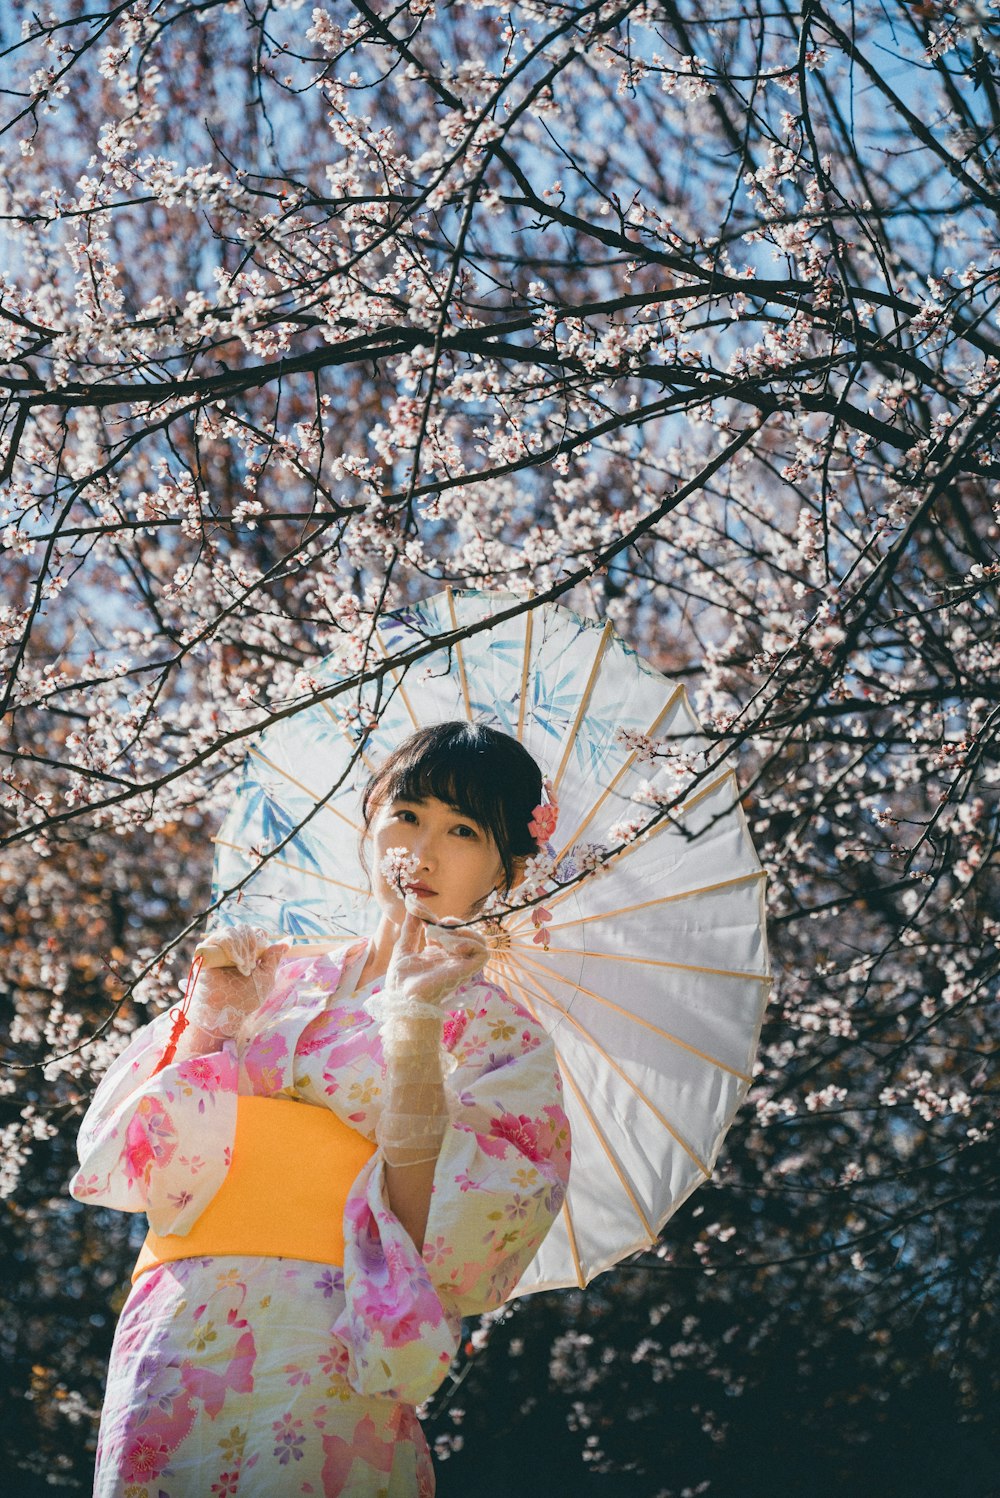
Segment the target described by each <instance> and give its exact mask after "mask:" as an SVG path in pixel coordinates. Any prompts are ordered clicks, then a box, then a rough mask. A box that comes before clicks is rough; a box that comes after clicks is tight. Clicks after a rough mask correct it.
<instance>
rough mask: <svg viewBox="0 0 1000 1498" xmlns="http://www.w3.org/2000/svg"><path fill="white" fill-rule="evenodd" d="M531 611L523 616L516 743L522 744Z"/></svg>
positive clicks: (528, 664)
mask: <svg viewBox="0 0 1000 1498" xmlns="http://www.w3.org/2000/svg"><path fill="white" fill-rule="evenodd" d="M531 621H532V611H531V609H529V610H528V612H527V613H526V614H525V616H524V660H523V662H522V665H521V697H520V701H519V703H518V708H517V742H518V743H519V744H523V743H524V710H525V708H526V706H527V703H528V669H529V667H530V666H531V630H532V624H531Z"/></svg>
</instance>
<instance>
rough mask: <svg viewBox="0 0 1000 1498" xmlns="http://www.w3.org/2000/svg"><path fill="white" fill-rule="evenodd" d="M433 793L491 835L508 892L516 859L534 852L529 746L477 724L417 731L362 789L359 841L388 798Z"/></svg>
mask: <svg viewBox="0 0 1000 1498" xmlns="http://www.w3.org/2000/svg"><path fill="white" fill-rule="evenodd" d="M432 796H433V797H435V798H436V799H437V800H438V801H443V802H444V803H445V804H446V805H447V806H453V807H454V808H455V810H456V811H457V812H459V813H460V815H461V816H463V817H469V818H470V819H471V820H472V821H474V822H477V823H478V824H479V826H480V827H482V828H483V829H484V831H486V832H488V833H489V834H490V835H491V837H492V838H493V841H494V842H495V843H496V846H497V852H498V853H499V855H500V860H501V862H502V864H503V870H504V880H505V885H506V888H507V889H510V886H511V885H512V884H513V882H514V873H515V868H514V860H515V859H516V858H518V857H530V855H531V854H533V853H537V852H538V843H537V842H536V841H535V839H534V837H533V836H532V835H531V833H530V832H529V831H528V823H529V822H530V821H531V817H532V813H533V811H534V810H535V807H536V806H537V805H538V804H539V802H540V801H541V799H542V772H541V770H540V769H539V768H538V766H537V765H536V763H535V761H534V760H533V759H532V757H531V755H530V754H529V753H528V751H527V749H525V748H523V747H522V745H520V744H519V743H518V742H517V740H516V739H512V738H511V737H510V735H509V734H506V733H500V732H499V730H497V729H495V728H487V727H486V726H485V725H484V724H480V723H464V722H454V723H435V724H434V725H433V726H432V727H430V728H420V729H418V730H417V732H416V733H413V734H411V735H410V737H409V738H408V739H405V740H404V741H403V743H402V744H400V745H399V746H398V748H396V749H394V750H393V752H392V753H391V754H390V755H389V758H388V759H387V760H386V762H385V764H384V765H382V767H381V769H379V770H377V771H376V772H375V774H374V775H373V776H372V777H371V779H370V780H369V782H368V784H367V785H366V786H365V790H364V795H363V797H362V800H361V813H362V816H363V818H364V833H363V835H362V843H363V842H364V838H365V837H367V835H368V832H369V830H370V828H371V824H372V821H373V820H374V818H375V815H376V813H377V812H378V810H379V808H380V807H382V806H383V805H385V804H386V803H387V802H390V801H396V800H403V801H427V800H429V799H430V798H431V797H432Z"/></svg>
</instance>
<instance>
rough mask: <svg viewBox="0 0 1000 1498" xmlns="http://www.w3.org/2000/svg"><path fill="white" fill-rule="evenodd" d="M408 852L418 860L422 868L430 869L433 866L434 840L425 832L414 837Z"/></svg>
mask: <svg viewBox="0 0 1000 1498" xmlns="http://www.w3.org/2000/svg"><path fill="white" fill-rule="evenodd" d="M410 852H411V853H413V854H415V855H416V857H417V858H418V859H419V860H420V867H421V868H422V869H430V868H433V866H434V840H433V838H432V837H430V836H428V834H426V833H422V834H421V835H420V836H419V837H416V838H414V840H413V842H412V843H411V845H410Z"/></svg>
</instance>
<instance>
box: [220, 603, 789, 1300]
mask: <svg viewBox="0 0 1000 1498" xmlns="http://www.w3.org/2000/svg"><path fill="white" fill-rule="evenodd" d="M524 603H525V600H524V599H523V598H520V597H518V596H516V595H514V594H510V593H501V592H488V593H487V592H473V591H469V592H452V591H451V590H450V589H449V590H446V591H445V592H444V593H440V594H438V595H436V596H435V597H433V598H430V599H428V600H426V601H425V602H422V603H420V604H417V605H413V606H410V607H407V608H405V609H400V610H398V611H396V612H394V613H391V614H387V615H384V616H383V617H382V620H381V622H380V625H379V628H378V629H377V631H376V633H375V636H374V639H373V644H374V646H375V648H376V650H377V651H378V652H379V653H380V655H381V658H382V659H383V660H385V661H390V662H394V663H395V662H396V661H397V660H398V659H399V658H400V657H402V656H406V655H407V654H408V653H409V652H412V651H413V650H414V649H420V648H426V645H427V642H428V641H430V642H433V641H434V640H435V639H436V638H438V637H441V636H448V635H453V634H454V633H455V631H458V630H462V629H464V628H467V627H468V626H470V625H477V624H480V623H481V622H482V621H484V620H492V619H493V618H494V616H495V615H497V614H500V613H504V612H507V611H510V610H511V609H514V608H516V607H518V606H519V605H520V606H522V607H523V605H524ZM356 671H357V663H356V662H353V661H351V660H350V659H347V658H345V657H344V656H340V655H337V656H332V657H330V658H328V659H326V660H325V661H323V662H322V663H321V665H320V666H319V667H318V668H317V669H316V670H315V671H314V673H313V674H314V676H315V677H316V678H317V680H318V683H319V685H320V687H324V686H330V685H333V684H335V683H336V682H338V681H344V680H347V679H349V678H350V677H351V675H352V674H353V673H355V672H356ZM461 718H464V719H467V720H469V721H473V722H476V723H484V724H487V725H489V726H491V727H494V728H497V729H500V730H501V731H503V732H505V733H508V734H511V735H512V736H513V737H515V738H517V739H518V740H520V742H521V743H523V744H524V746H525V748H526V749H528V750H529V752H530V753H531V754H532V755H533V756H534V758H535V760H536V761H537V762H538V764H539V765H540V767H541V769H542V773H543V774H544V775H546V776H547V777H548V779H549V781H550V783H551V787H552V795H553V797H554V799H555V801H556V802H557V803H558V807H559V817H558V825H557V828H556V831H555V834H554V837H553V844H552V845H551V847H550V853H551V856H552V858H553V861H554V867H555V874H554V880H553V883H552V884H551V886H550V888H551V889H552V891H553V892H552V893H550V894H549V893H544V896H543V897H544V905H545V908H546V909H547V910H548V911H549V912H551V919H550V920H549V921H548V922H546V923H545V926H544V934H543V933H540V932H539V930H538V928H537V924H536V920H533V919H532V910H531V909H530V908H525V909H522V910H515V911H514V912H512V913H511V914H508V915H505V916H504V917H503V922H502V927H501V928H499V929H497V930H496V931H495V932H494V934H493V936H492V937H491V943H490V944H491V959H490V962H489V964H488V966H487V969H486V973H487V976H488V977H493V978H495V980H496V981H497V982H498V983H499V984H500V985H501V986H502V987H503V988H505V989H506V991H507V992H508V993H509V994H510V995H511V997H512V998H514V999H516V1000H517V1001H518V1002H519V1003H521V1004H522V1005H524V1007H525V1008H527V1009H528V1010H530V1011H531V1013H532V1014H533V1015H534V1016H535V1017H536V1018H537V1019H538V1020H539V1022H540V1023H541V1024H542V1025H543V1026H544V1027H545V1028H546V1030H548V1032H549V1033H550V1035H551V1036H552V1039H553V1041H554V1043H555V1047H556V1052H557V1055H558V1058H559V1066H560V1069H561V1072H562V1077H563V1084H564V1093H565V1097H564V1102H565V1106H566V1110H567V1113H568V1114H569V1117H570V1123H571V1127H572V1136H573V1166H572V1174H571V1180H570V1186H569V1191H568V1194H567V1197H566V1201H565V1204H564V1207H563V1210H562V1212H561V1214H560V1216H559V1218H558V1220H557V1222H556V1224H555V1225H554V1227H553V1228H552V1230H551V1232H550V1233H549V1235H548V1237H547V1238H546V1239H545V1241H544V1243H543V1244H542V1247H541V1249H540V1251H539V1253H538V1255H537V1257H536V1259H535V1260H534V1262H533V1263H532V1264H531V1266H530V1267H529V1269H528V1271H527V1273H526V1275H525V1276H524V1278H523V1279H522V1281H521V1283H520V1284H519V1285H518V1287H517V1292H516V1293H518V1294H525V1293H527V1292H529V1291H533V1290H543V1289H555V1288H558V1287H561V1286H567V1285H578V1286H580V1287H583V1286H584V1285H585V1284H586V1283H587V1282H588V1281H589V1280H590V1279H592V1278H593V1277H594V1276H595V1275H597V1274H600V1273H601V1272H602V1271H604V1270H606V1269H609V1268H611V1267H612V1266H613V1265H614V1264H616V1263H617V1262H619V1260H621V1259H622V1258H624V1257H626V1256H627V1255H628V1254H630V1253H633V1252H635V1251H637V1250H640V1249H644V1248H648V1247H650V1246H651V1245H652V1244H653V1243H655V1241H656V1239H657V1237H658V1235H659V1231H660V1229H661V1228H662V1227H663V1224H664V1223H665V1222H666V1221H667V1219H668V1218H669V1217H670V1216H671V1215H672V1214H673V1213H674V1212H675V1211H676V1210H677V1208H678V1207H679V1206H680V1205H681V1203H682V1202H683V1201H685V1200H686V1198H687V1197H688V1196H689V1195H690V1193H691V1192H692V1191H694V1190H695V1189H696V1187H697V1186H699V1185H700V1184H701V1183H702V1182H703V1181H705V1180H707V1179H708V1177H709V1176H710V1174H711V1172H712V1169H713V1167H714V1164H715V1160H716V1157H717V1155H718V1153H719V1150H720V1148H721V1145H722V1141H723V1138H724V1136H725V1133H726V1130H727V1129H728V1127H729V1125H730V1123H731V1122H732V1120H733V1117H734V1115H735V1114H736V1111H737V1109H738V1108H739V1106H740V1104H741V1103H742V1101H743V1099H744V1097H745V1096H746V1093H747V1090H748V1089H749V1086H750V1083H751V1072H752V1065H753V1058H754V1054H755V1051H756V1048H757V1043H758V1038H759V1034H760V1027H761V1022H762V1019H763V1014H764V1009H765V1005H766V1003H767V997H768V992H769V987H770V977H769V968H768V957H767V939H766V930H765V919H764V882H765V874H764V871H763V869H762V867H761V864H760V861H759V859H758V858H757V855H756V853H755V851H754V848H753V844H752V842H751V839H750V835H749V831H748V828H747V824H746V818H745V816H744V813H743V810H742V807H741V805H740V801H739V788H738V785H737V782H736V777H735V774H734V772H733V770H732V769H731V768H730V767H729V766H728V765H726V764H725V763H721V764H718V765H716V766H715V768H714V770H713V771H712V772H711V773H708V774H704V773H702V774H701V776H699V777H696V776H695V772H694V770H693V768H692V765H693V764H695V763H699V762H700V763H702V764H703V763H704V759H703V758H702V760H701V761H699V758H698V757H699V756H702V757H703V756H704V753H705V751H707V750H709V749H710V747H711V745H710V744H709V742H708V741H707V740H706V739H705V737H704V736H703V735H702V734H701V733H700V731H699V726H698V723H697V721H696V719H695V716H694V714H693V712H692V710H691V707H690V705H689V703H688V700H687V696H686V693H685V691H684V688H683V686H682V685H678V684H675V683H673V682H671V681H670V680H668V679H667V678H666V677H665V676H664V675H662V674H661V673H660V672H659V671H656V670H654V669H653V668H652V667H651V666H650V665H648V664H647V663H646V662H644V661H643V660H641V659H640V658H639V657H638V656H637V655H636V653H635V651H634V650H632V649H631V648H630V646H628V645H627V644H626V643H625V641H624V640H622V639H621V638H620V637H618V636H617V635H616V634H615V632H614V630H613V628H612V626H611V625H610V624H609V623H605V624H603V625H602V624H601V623H600V622H595V621H593V620H590V619H585V618H582V617H580V616H578V615H576V614H574V613H572V612H571V611H570V610H568V609H565V608H562V607H560V606H556V605H554V604H542V605H534V606H532V607H531V608H530V609H528V610H527V611H523V612H520V613H518V614H517V615H516V617H512V618H510V619H509V620H504V621H501V622H499V623H495V624H493V625H492V626H491V627H489V628H486V629H484V630H482V632H480V633H477V634H475V635H473V636H471V637H470V638H467V639H465V640H463V641H462V642H461V643H459V644H454V645H452V646H450V647H441V648H438V649H436V650H432V652H431V653H430V654H425V655H424V656H423V657H422V658H421V659H419V660H416V661H415V662H413V663H412V664H410V665H409V666H404V667H402V668H400V667H397V666H396V665H393V666H391V667H390V668H389V669H388V670H387V672H386V674H385V675H384V677H383V678H382V680H381V682H378V681H376V682H367V683H364V684H363V685H362V686H361V687H360V688H358V687H357V686H356V685H352V686H351V687H350V688H349V689H348V690H347V691H346V692H345V693H344V694H343V695H340V696H337V697H334V698H332V699H329V700H326V701H322V702H319V703H315V704H313V705H311V706H308V707H306V708H303V709H302V710H301V711H299V712H297V713H295V714H293V715H291V716H289V717H288V718H286V719H283V720H282V721H280V722H278V723H276V724H274V725H273V726H272V727H270V728H268V729H267V730H266V731H265V732H263V733H262V734H261V735H260V736H259V737H258V739H257V740H256V741H254V742H253V743H252V744H251V746H250V748H249V750H248V752H247V756H246V760H245V763H244V767H243V772H242V778H241V780H240V783H239V786H238V788H237V791H236V795H235V798H234V801H233V803H232V806H231V808H230V810H229V812H228V814H227V815H226V818H225V820H224V822H223V825H222V827H221V829H220V832H219V834H218V837H217V838H216V840H215V842H216V857H215V889H214V892H213V897H214V898H215V899H217V900H218V899H222V900H223V903H222V906H221V910H220V913H221V915H222V918H223V919H226V918H227V917H228V918H230V919H233V920H242V921H247V920H249V921H253V922H256V923H258V924H260V925H261V926H265V927H266V928H267V929H269V930H271V931H275V932H277V933H279V934H280V935H281V936H283V937H288V938H290V939H291V940H292V941H293V943H302V944H307V943H308V944H311V943H314V942H317V941H324V942H330V941H331V940H339V939H342V938H347V937H354V936H357V935H359V934H362V933H366V932H373V931H374V929H375V926H376V925H377V922H378V916H379V911H378V907H377V905H376V903H375V901H374V899H373V897H372V896H371V895H370V893H369V889H368V883H367V879H366V877H365V874H364V870H363V868H362V865H361V862H360V859H359V855H358V845H359V838H360V833H361V830H362V824H361V792H362V790H363V787H364V784H365V782H366V781H367V779H368V777H369V775H370V774H371V773H372V772H373V771H374V770H375V769H377V768H378V766H379V765H380V764H381V762H382V761H383V760H384V759H385V757H386V756H387V755H388V754H389V752H390V751H391V750H392V749H394V748H395V747H396V746H397V745H398V744H399V743H401V742H402V740H403V739H404V738H406V737H408V736H409V734H411V733H412V732H414V730H415V729H417V728H421V727H425V726H427V725H430V724H433V723H439V722H445V721H449V720H453V719H461ZM629 734H632V735H640V736H642V737H639V738H636V737H632V738H631V739H630V737H629ZM646 739H655V740H657V741H658V743H659V744H660V746H661V749H662V748H663V747H667V748H668V749H669V751H670V752H669V753H667V754H663V753H660V754H659V755H657V756H656V757H655V758H653V759H652V760H650V758H649V756H648V754H647V753H646V752H645V750H646V745H645V742H644V741H645V740H646ZM359 746H360V752H359ZM688 786H690V790H689V791H688V790H687V789H686V788H687V787H688ZM664 803H667V804H669V808H670V809H669V813H668V814H667V815H663V813H662V811H661V809H660V808H661V807H662V805H663V804H664ZM654 818H655V819H656V820H655V821H654V820H653V819H654ZM629 824H631V825H629ZM637 826H638V833H636V828H637ZM643 829H646V830H643ZM594 845H598V846H599V847H603V848H605V849H611V850H613V851H612V852H611V853H610V856H607V857H606V858H605V861H604V863H603V866H602V868H601V869H599V871H598V872H597V873H585V874H584V875H583V877H579V875H580V871H581V869H586V868H587V867H588V865H589V864H590V863H592V862H593V849H594ZM273 849H279V851H278V852H277V853H275V854H274V855H273V856H270V857H266V855H268V854H271V852H272V850H273ZM262 859H263V860H264V861H262ZM574 879H576V882H570V883H569V884H568V886H567V881H573V880H574ZM244 881H245V883H244ZM237 886H242V887H241V888H240V889H239V890H238V893H237V894H230V895H227V892H228V891H233V890H234V889H236V887H237ZM560 886H563V887H560ZM223 897H225V898H223ZM540 938H541V940H540ZM545 940H547V949H546V947H545V946H544V945H543V942H544V941H545Z"/></svg>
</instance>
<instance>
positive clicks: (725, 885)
mask: <svg viewBox="0 0 1000 1498" xmlns="http://www.w3.org/2000/svg"><path fill="white" fill-rule="evenodd" d="M766 878H767V872H766V870H764V869H754V870H753V872H752V873H750V874H736V875H734V877H733V878H732V879H718V880H716V882H715V883H714V884H699V885H695V886H693V887H692V888H691V889H681V890H677V891H675V893H674V894H672V895H659V896H657V898H656V899H655V900H639V901H637V903H636V904H635V905H619V907H618V908H617V910H599V911H598V912H597V914H596V915H580V916H577V917H576V918H575V919H574V920H572V921H556V922H554V923H553V924H552V925H550V926H549V930H550V931H568V930H569V928H570V927H571V926H589V925H590V924H591V923H592V922H593V921H607V920H611V919H612V917H614V916H618V915H632V914H634V912H635V911H637V910H652V909H653V908H654V907H655V906H657V905H673V904H674V903H675V902H676V901H678V900H690V899H691V897H692V896H693V895H710V894H713V893H714V892H715V891H716V890H720V889H735V888H736V886H737V885H738V884H753V883H755V882H756V881H757V880H760V879H766ZM558 903H559V902H558V900H550V901H549V905H557V904H558ZM528 929H529V928H528V927H527V926H523V927H521V928H520V930H517V929H515V930H512V931H511V935H512V936H518V935H520V934H521V931H525V932H526V931H527V930H528ZM752 976H757V975H756V974H754V975H752Z"/></svg>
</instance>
